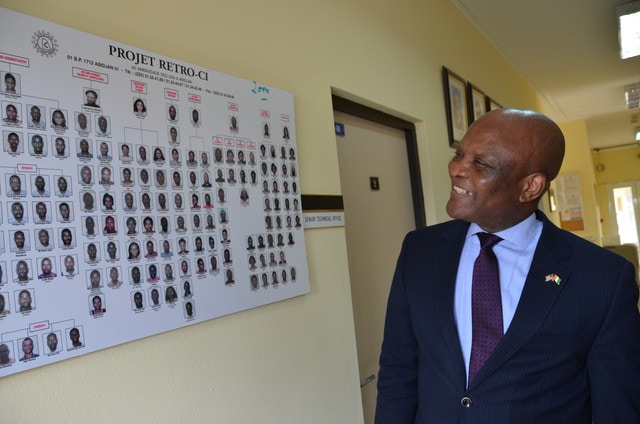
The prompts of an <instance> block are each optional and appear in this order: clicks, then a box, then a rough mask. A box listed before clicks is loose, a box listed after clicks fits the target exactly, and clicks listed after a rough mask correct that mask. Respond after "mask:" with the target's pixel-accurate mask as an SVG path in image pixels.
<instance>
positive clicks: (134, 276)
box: [131, 266, 142, 285]
mask: <svg viewBox="0 0 640 424" xmlns="http://www.w3.org/2000/svg"><path fill="white" fill-rule="evenodd" d="M141 282H142V273H141V272H140V268H139V267H137V266H134V267H133V268H131V284H133V285H136V284H140V283H141Z"/></svg>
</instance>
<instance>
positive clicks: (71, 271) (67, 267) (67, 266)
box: [64, 255, 76, 277]
mask: <svg viewBox="0 0 640 424" xmlns="http://www.w3.org/2000/svg"><path fill="white" fill-rule="evenodd" d="M75 274H76V261H75V259H74V258H73V256H71V255H67V256H65V258H64V275H66V276H67V277H72V276H74V275H75Z"/></svg>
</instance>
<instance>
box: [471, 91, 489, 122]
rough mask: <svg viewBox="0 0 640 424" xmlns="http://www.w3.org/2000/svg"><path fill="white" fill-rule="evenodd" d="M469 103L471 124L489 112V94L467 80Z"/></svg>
mask: <svg viewBox="0 0 640 424" xmlns="http://www.w3.org/2000/svg"><path fill="white" fill-rule="evenodd" d="M467 99H468V102H467V105H468V109H469V110H468V111H467V114H468V116H469V125H471V124H472V123H473V122H474V121H475V120H476V119H478V118H479V117H481V116H482V115H484V114H485V113H487V96H486V94H484V91H482V90H480V89H479V88H478V87H476V86H475V85H473V84H472V83H470V82H467Z"/></svg>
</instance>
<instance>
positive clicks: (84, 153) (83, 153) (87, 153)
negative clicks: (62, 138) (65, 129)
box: [76, 138, 93, 159]
mask: <svg viewBox="0 0 640 424" xmlns="http://www.w3.org/2000/svg"><path fill="white" fill-rule="evenodd" d="M78 146H79V147H80V151H79V152H78V154H77V155H76V156H77V157H79V158H80V159H93V153H91V150H90V146H89V142H88V141H87V140H86V139H84V138H83V139H82V140H80V143H78Z"/></svg>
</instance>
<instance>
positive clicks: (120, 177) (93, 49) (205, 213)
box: [0, 9, 309, 376]
mask: <svg viewBox="0 0 640 424" xmlns="http://www.w3.org/2000/svg"><path fill="white" fill-rule="evenodd" d="M1 13H2V15H3V25H2V27H1V28H0V113H1V115H2V122H1V123H0V134H1V137H2V154H1V155H0V267H1V271H0V376H6V375H9V374H13V373H16V372H20V371H24V370H28V369H31V368H35V367H38V366H41V365H46V364H50V363H53V362H56V361H60V360H63V359H68V358H71V357H74V356H78V355H82V354H85V353H89V352H92V351H96V350H99V349H103V348H107V347H110V346H113V345H117V344H120V343H125V342H128V341H132V340H135V339H138V338H142V337H146V336H149V335H153V334H157V333H161V332H164V331H168V330H172V329H174V328H178V327H182V326H186V325H191V324H195V323H198V322H202V321H205V320H209V319H213V318H216V317H219V316H222V315H226V314H231V313H234V312H238V311H242V310H245V309H249V308H254V307H257V306H261V305H265V304H268V303H272V302H277V301H280V300H283V299H287V298H291V297H294V296H299V295H302V294H305V293H308V292H309V277H308V266H307V258H306V249H305V241H304V235H303V218H302V211H301V204H300V198H301V196H300V188H299V178H298V175H299V169H298V162H297V153H298V151H297V145H296V136H295V134H296V131H295V119H294V105H293V95H292V94H291V93H289V92H286V91H284V90H280V89H277V88H273V87H268V86H266V85H263V84H260V83H258V82H256V81H250V80H245V79H241V78H237V77H234V76H231V75H227V74H223V73H220V72H216V71H213V70H211V69H205V68H201V67H199V66H197V65H193V64H189V63H184V62H180V61H178V60H175V59H171V58H169V57H165V56H162V55H159V54H156V53H153V52H148V51H144V50H141V49H138V48H135V47H131V46H127V45H123V44H120V43H116V42H113V41H110V40H107V39H104V38H100V37H96V36H93V35H90V34H86V33H83V32H80V31H77V30H73V29H70V28H66V27H62V26H60V25H56V24H53V23H50V22H46V21H43V20H39V19H35V18H33V17H29V16H26V15H23V14H19V13H15V12H12V11H10V10H6V9H1Z"/></svg>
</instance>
